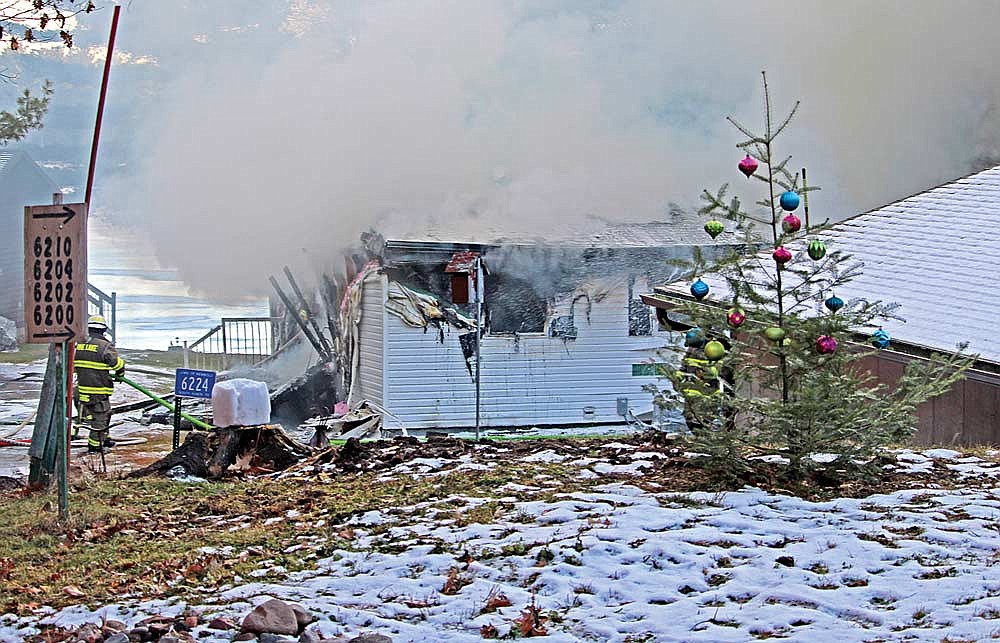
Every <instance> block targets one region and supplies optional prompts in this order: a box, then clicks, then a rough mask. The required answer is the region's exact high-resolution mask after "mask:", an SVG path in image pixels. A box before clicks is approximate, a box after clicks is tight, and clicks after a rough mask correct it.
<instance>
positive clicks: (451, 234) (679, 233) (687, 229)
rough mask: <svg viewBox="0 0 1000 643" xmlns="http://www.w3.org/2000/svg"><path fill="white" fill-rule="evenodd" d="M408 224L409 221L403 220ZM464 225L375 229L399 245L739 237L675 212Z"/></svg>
mask: <svg viewBox="0 0 1000 643" xmlns="http://www.w3.org/2000/svg"><path fill="white" fill-rule="evenodd" d="M408 223H409V224H411V225H412V224H413V222H412V221H409V222H408ZM466 223H467V225H466V224H461V223H460V224H456V225H442V226H435V225H433V224H431V225H427V224H426V223H425V222H421V223H419V224H418V225H417V227H416V228H415V229H412V228H408V227H406V225H405V224H403V225H400V224H399V223H395V224H384V225H382V226H380V229H379V232H380V233H382V235H383V236H384V237H385V239H386V240H392V241H395V242H402V243H448V244H458V245H463V246H465V245H468V246H476V245H485V246H490V245H531V246H533V245H559V246H571V247H595V248H658V247H663V246H676V245H698V246H710V245H726V244H733V243H739V242H740V241H741V240H742V238H741V237H740V238H738V235H736V234H734V233H733V232H732V231H730V230H726V231H725V232H723V233H722V234H720V235H719V237H718V238H717V239H715V240H714V241H713V240H712V238H711V237H709V236H708V235H707V234H706V233H705V230H704V224H705V222H704V221H703V220H702V217H699V216H697V215H695V214H691V213H687V212H682V211H679V210H674V211H672V212H670V213H668V214H666V215H664V218H663V220H661V221H648V222H636V223H613V222H609V221H606V220H603V219H599V218H593V217H586V218H583V219H579V220H572V221H570V220H566V221H565V223H564V224H558V222H556V221H550V222H538V225H537V226H535V227H534V229H518V227H519V226H516V225H511V224H509V223H507V222H505V221H487V220H478V221H475V222H466Z"/></svg>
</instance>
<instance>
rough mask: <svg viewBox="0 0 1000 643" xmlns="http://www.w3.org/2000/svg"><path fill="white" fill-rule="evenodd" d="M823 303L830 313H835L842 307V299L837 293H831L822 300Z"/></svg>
mask: <svg viewBox="0 0 1000 643" xmlns="http://www.w3.org/2000/svg"><path fill="white" fill-rule="evenodd" d="M823 305H824V306H826V307H827V309H828V310H829V311H830V312H831V313H835V312H837V311H838V310H840V309H841V308H843V307H844V300H843V299H841V298H840V297H838V296H837V295H832V296H830V297H828V298H827V300H826V301H824V302H823Z"/></svg>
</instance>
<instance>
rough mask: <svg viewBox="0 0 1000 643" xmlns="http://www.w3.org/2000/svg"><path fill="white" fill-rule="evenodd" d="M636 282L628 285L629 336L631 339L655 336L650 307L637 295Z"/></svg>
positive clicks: (631, 280) (630, 282)
mask: <svg viewBox="0 0 1000 643" xmlns="http://www.w3.org/2000/svg"><path fill="white" fill-rule="evenodd" d="M634 285H635V280H634V279H629V284H628V334H629V337H645V336H648V335H652V334H653V322H652V319H651V316H650V313H649V306H647V305H646V304H645V302H643V301H642V299H641V298H640V297H638V296H636V294H635V290H634Z"/></svg>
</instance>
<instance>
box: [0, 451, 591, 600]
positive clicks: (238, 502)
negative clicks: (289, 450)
mask: <svg viewBox="0 0 1000 643" xmlns="http://www.w3.org/2000/svg"><path fill="white" fill-rule="evenodd" d="M529 469H530V471H528V470H529ZM532 472H538V473H542V472H544V473H547V474H549V475H553V476H559V478H560V485H559V489H560V491H565V490H567V489H570V488H586V487H587V485H588V484H592V483H588V482H577V481H574V480H573V479H572V478H571V477H570V476H569V474H564V473H563V472H562V471H561V469H560V468H559V467H552V466H549V465H546V464H544V463H535V464H533V465H532V466H526V467H524V468H521V469H519V470H517V471H515V470H513V469H511V470H510V471H509V472H499V473H498V472H491V474H490V475H488V476H484V475H483V474H482V472H478V471H460V472H455V473H452V474H449V475H442V476H435V477H431V478H422V479H413V478H409V477H403V478H400V479H398V480H388V481H386V480H384V479H383V480H377V479H376V477H377V474H359V475H350V476H341V477H333V476H330V475H327V474H322V473H321V474H318V475H316V476H314V477H308V478H287V479H283V480H280V479H273V478H257V479H251V480H245V481H231V482H229V481H227V482H218V483H215V482H209V483H201V484H182V483H177V482H173V481H171V480H169V479H163V478H142V479H129V480H116V479H107V478H104V479H97V480H95V481H93V482H90V483H89V484H88V485H87V486H85V487H84V488H81V489H77V490H75V491H74V492H73V493H72V494H71V496H70V513H71V517H70V519H69V520H68V521H66V522H59V521H58V519H57V517H56V515H55V511H54V506H55V505H56V498H55V495H54V494H53V493H38V494H33V495H18V496H13V497H11V496H7V497H0V524H3V525H4V537H3V538H2V539H0V614H2V613H5V612H13V613H18V614H27V613H30V612H31V611H32V610H33V609H37V608H38V607H39V606H40V605H49V606H52V607H54V608H56V609H59V608H61V607H65V606H67V605H72V604H76V603H79V602H80V599H78V598H74V597H73V596H72V594H73V593H75V592H74V590H75V589H80V590H82V591H84V592H85V594H86V596H85V598H84V599H83V600H85V601H86V602H88V603H90V604H92V605H99V604H106V603H109V602H114V601H116V600H121V599H122V598H125V597H126V596H135V595H141V596H143V597H146V598H158V597H168V596H180V597H182V598H183V597H190V596H192V595H194V594H195V593H196V592H198V590H197V589H196V588H210V589H211V588H217V587H219V586H220V585H223V584H225V583H231V582H233V579H234V577H235V576H238V575H239V576H243V577H246V575H247V574H248V573H249V572H251V571H254V570H256V569H261V568H264V567H273V566H281V567H284V568H285V569H286V570H287V573H293V572H296V571H299V570H302V569H306V568H309V567H312V566H313V565H314V563H315V561H314V559H315V557H317V556H329V555H334V554H335V552H336V550H338V549H348V550H349V549H351V548H352V546H353V542H352V539H353V538H354V530H353V529H351V528H350V527H349V526H347V525H346V524H345V523H346V522H347V521H349V520H350V518H351V517H353V516H356V515H360V514H362V513H365V512H368V511H372V510H381V511H386V510H387V509H388V508H391V507H404V506H413V505H415V504H418V503H435V502H440V501H441V499H442V498H449V497H453V496H466V497H471V498H489V497H491V495H492V494H493V493H495V491H496V489H497V487H499V486H502V485H503V484H505V483H507V482H510V481H514V480H516V479H517V478H518V477H519V476H523V475H525V474H526V473H532ZM505 493H507V492H505ZM549 493H551V490H548V491H541V490H540V491H538V492H533V495H532V497H537V498H544V497H545V496H546V495H547V494H549ZM289 511H295V512H297V514H293V515H295V517H294V518H288V517H287V514H288V512H289ZM498 511H503V507H502V506H501V505H499V504H498V503H496V502H488V503H485V504H481V505H478V506H476V507H474V508H471V509H468V510H466V515H465V516H463V518H464V520H463V522H467V523H468V522H478V521H487V520H490V519H491V516H495V515H496V512H498ZM453 517H454V516H453ZM269 518H283V519H282V520H280V521H271V524H266V522H267V521H268V519H269ZM382 529H388V526H382V525H377V526H374V527H371V528H367V529H366V531H367V532H369V533H370V534H371V535H377V534H378V533H379V532H380V530H382ZM304 543H314V544H315V545H317V546H318V545H325V546H324V547H322V548H319V549H317V548H315V547H306V548H301V547H299V548H296V549H297V550H299V551H295V550H292V551H290V552H289V553H286V550H289V548H292V547H294V546H295V545H302V544H304ZM536 544H540V543H519V545H520V548H523V551H522V552H521V553H523V554H527V553H528V551H529V550H531V549H532V548H533V547H534V546H535V545H536ZM203 548H212V550H211V551H208V552H206V551H202V549H203ZM505 553H506V552H505ZM303 554H306V555H303ZM199 595H203V594H200V593H199Z"/></svg>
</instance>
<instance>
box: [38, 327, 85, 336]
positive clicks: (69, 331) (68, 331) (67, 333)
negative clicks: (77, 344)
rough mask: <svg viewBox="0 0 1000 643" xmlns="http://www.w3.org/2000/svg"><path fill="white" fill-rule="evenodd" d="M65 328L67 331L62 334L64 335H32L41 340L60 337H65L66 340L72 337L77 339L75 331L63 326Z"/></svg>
mask: <svg viewBox="0 0 1000 643" xmlns="http://www.w3.org/2000/svg"><path fill="white" fill-rule="evenodd" d="M63 328H65V329H66V331H65V332H62V333H32V335H31V337H32V338H34V339H39V338H45V339H48V338H51V339H57V338H59V337H65V338H67V339H69V338H70V337H76V331H75V330H73V329H72V328H70V327H69V326H63Z"/></svg>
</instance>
